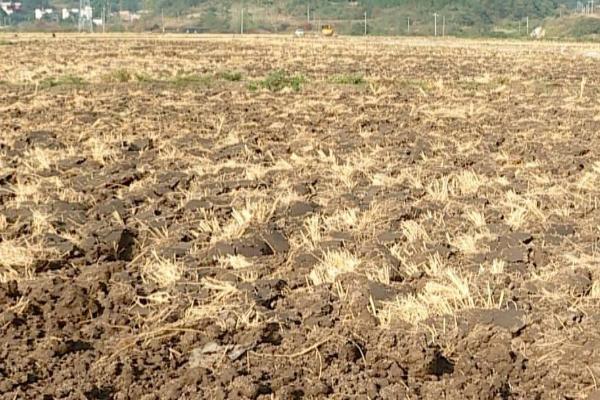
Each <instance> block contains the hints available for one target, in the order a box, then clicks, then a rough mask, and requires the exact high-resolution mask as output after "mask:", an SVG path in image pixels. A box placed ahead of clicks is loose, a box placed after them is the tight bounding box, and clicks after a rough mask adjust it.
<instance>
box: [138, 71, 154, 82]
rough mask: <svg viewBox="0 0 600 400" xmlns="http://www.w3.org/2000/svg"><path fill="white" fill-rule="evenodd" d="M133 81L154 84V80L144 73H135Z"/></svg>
mask: <svg viewBox="0 0 600 400" xmlns="http://www.w3.org/2000/svg"><path fill="white" fill-rule="evenodd" d="M135 80H136V81H138V82H154V79H152V77H151V76H150V75H148V74H146V73H145V72H136V73H135Z"/></svg>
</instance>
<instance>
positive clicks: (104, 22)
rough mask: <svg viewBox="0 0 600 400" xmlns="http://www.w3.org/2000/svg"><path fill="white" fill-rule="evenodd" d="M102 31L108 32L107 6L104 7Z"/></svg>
mask: <svg viewBox="0 0 600 400" xmlns="http://www.w3.org/2000/svg"><path fill="white" fill-rule="evenodd" d="M102 33H106V7H102Z"/></svg>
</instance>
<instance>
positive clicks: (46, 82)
mask: <svg viewBox="0 0 600 400" xmlns="http://www.w3.org/2000/svg"><path fill="white" fill-rule="evenodd" d="M85 83H86V81H85V79H83V78H82V77H80V76H77V75H63V76H59V77H49V78H44V79H42V80H41V81H40V86H41V87H43V88H51V87H55V86H66V85H75V86H80V85H84V84H85Z"/></svg>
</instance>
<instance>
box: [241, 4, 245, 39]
mask: <svg viewBox="0 0 600 400" xmlns="http://www.w3.org/2000/svg"><path fill="white" fill-rule="evenodd" d="M243 34H244V8H243V7H242V18H241V21H240V35H243Z"/></svg>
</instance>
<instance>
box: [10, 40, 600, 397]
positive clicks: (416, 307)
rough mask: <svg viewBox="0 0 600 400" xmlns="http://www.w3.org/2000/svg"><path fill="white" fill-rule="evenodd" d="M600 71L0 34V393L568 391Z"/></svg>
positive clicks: (323, 45)
mask: <svg viewBox="0 0 600 400" xmlns="http://www.w3.org/2000/svg"><path fill="white" fill-rule="evenodd" d="M598 54H600V53H598V52H597V46H595V45H580V44H556V43H525V42H514V43H511V42H492V41H488V42H476V41H459V40H440V41H434V40H430V39H418V40H416V39H411V40H400V39H398V40H396V39H386V38H381V39H375V38H369V39H367V40H365V39H362V38H361V39H348V38H333V39H329V40H326V39H322V38H304V39H293V38H291V37H243V38H240V37H225V36H222V37H202V36H189V37H186V36H166V37H161V36H151V35H146V36H134V35H124V36H109V35H107V36H100V35H97V36H90V35H82V36H79V37H77V36H62V35H57V37H56V38H52V37H51V36H50V35H30V36H23V35H20V36H18V37H14V36H13V35H4V36H0V60H1V61H0V399H11V400H12V399H42V398H43V399H146V400H149V399H225V398H227V399H246V398H249V399H301V398H306V399H320V398H335V399H353V398H361V399H436V400H438V399H444V398H446V399H463V398H465V399H466V398H468V399H583V398H586V397H587V396H588V395H590V394H591V393H593V392H594V390H595V389H596V388H597V385H598V384H600V383H599V382H598V379H600V325H599V323H600V309H599V308H598V301H599V299H600V270H597V269H598V268H599V267H600V258H599V256H598V249H597V243H598V240H599V238H600V231H599V228H598V226H599V225H598V221H599V220H600V210H599V209H598V196H599V194H600V157H599V154H598V152H599V149H600V137H599V136H598V130H599V128H600V117H599V115H600V114H599V111H600V101H599V99H600V97H599V95H600V90H599V89H600V87H599V82H600V81H599V78H598V65H599V64H598V60H597V58H598V57H596V55H598ZM279 69H280V70H283V71H285V72H280V73H275V71H276V70H279Z"/></svg>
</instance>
